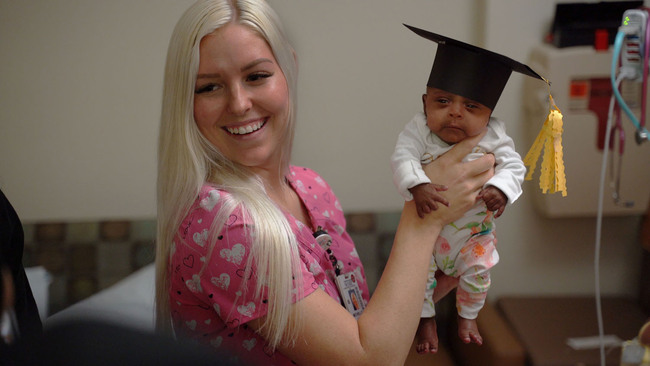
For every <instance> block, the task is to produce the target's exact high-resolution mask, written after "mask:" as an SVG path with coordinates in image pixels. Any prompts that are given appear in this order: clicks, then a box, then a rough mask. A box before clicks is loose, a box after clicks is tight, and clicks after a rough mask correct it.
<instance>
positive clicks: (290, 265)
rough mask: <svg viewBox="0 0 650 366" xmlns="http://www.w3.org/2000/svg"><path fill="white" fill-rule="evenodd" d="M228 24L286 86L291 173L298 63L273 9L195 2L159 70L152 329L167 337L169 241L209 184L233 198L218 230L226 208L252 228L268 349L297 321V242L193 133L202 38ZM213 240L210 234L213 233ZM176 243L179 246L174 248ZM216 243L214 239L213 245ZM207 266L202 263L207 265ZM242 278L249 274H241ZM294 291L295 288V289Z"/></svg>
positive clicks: (260, 196)
mask: <svg viewBox="0 0 650 366" xmlns="http://www.w3.org/2000/svg"><path fill="white" fill-rule="evenodd" d="M229 22H237V23H238V24H242V25H245V26H247V27H249V28H250V29H252V30H253V31H255V32H257V33H258V34H260V36H262V37H263V38H264V39H265V40H266V41H267V43H268V44H269V46H270V48H271V50H272V51H273V54H274V56H275V58H276V60H277V62H278V64H279V66H280V68H281V69H282V72H283V74H284V77H285V78H286V80H287V85H288V89H289V113H288V117H287V118H288V121H287V129H286V131H285V134H284V137H283V141H281V142H280V143H281V146H282V163H281V166H280V170H281V172H280V173H281V174H280V176H284V175H285V174H287V173H288V170H289V160H290V156H291V147H292V141H293V135H294V130H295V127H294V126H295V122H294V120H295V115H296V113H295V100H296V96H295V90H296V76H297V65H296V60H295V56H294V53H293V49H292V48H291V46H290V45H289V43H288V42H287V40H286V37H285V35H284V32H283V30H282V28H281V25H280V21H279V19H278V18H277V15H276V14H275V13H274V11H273V10H272V9H271V8H270V7H269V6H268V4H267V3H266V2H265V1H264V0H231V1H228V0H199V1H197V2H196V3H195V4H194V5H192V6H191V7H190V8H189V9H188V10H187V11H186V12H185V13H184V14H183V15H182V17H181V18H180V20H179V21H178V23H177V24H176V27H175V29H174V32H173V34H172V37H171V41H170V44H169V49H168V53H167V63H166V66H165V81H164V89H163V103H162V116H161V122H160V136H159V145H158V187H157V202H158V208H157V210H158V227H157V248H156V327H157V329H158V330H159V331H162V332H166V333H171V332H172V326H171V319H170V305H169V288H170V277H169V268H170V252H171V250H172V248H173V245H174V244H173V239H174V236H175V234H176V232H177V230H178V228H179V226H180V224H181V222H182V220H183V218H184V217H185V216H186V215H187V213H188V210H189V208H190V206H191V205H192V203H193V202H194V200H195V199H196V197H197V195H198V193H199V190H200V188H201V187H202V186H203V185H204V184H205V183H210V184H213V185H215V186H216V187H219V188H221V189H224V190H226V191H228V192H229V193H230V194H231V196H232V198H233V200H232V202H231V204H230V205H228V206H224V208H223V209H222V210H221V211H220V213H219V215H217V217H216V219H215V222H214V223H213V225H212V227H213V228H214V230H216V231H219V230H220V228H222V227H223V225H222V224H221V223H223V222H224V220H225V218H227V217H228V215H229V214H230V212H231V211H232V209H234V208H235V207H237V206H241V207H242V208H243V211H244V212H246V213H247V214H248V215H249V217H250V219H251V220H252V222H254V223H255V225H253V226H251V227H250V228H249V229H250V238H251V240H252V241H253V245H252V252H251V254H250V255H249V262H248V264H247V266H246V267H247V268H248V269H250V268H251V264H252V262H251V261H253V260H254V261H255V264H254V265H255V267H256V268H257V276H258V280H257V288H256V294H255V296H258V297H259V296H261V293H262V291H266V290H265V289H264V288H263V286H264V284H268V293H267V294H266V295H268V297H269V307H268V313H267V316H266V321H265V323H264V324H262V326H261V328H260V331H261V332H262V335H263V336H265V338H266V339H267V341H268V342H269V344H270V346H271V347H274V348H275V347H276V346H277V345H278V344H279V343H280V342H281V341H282V340H295V334H296V330H297V327H298V326H299V324H298V323H299V322H290V321H289V313H290V310H291V303H292V289H293V279H292V276H296V283H300V274H301V271H300V269H299V266H298V263H299V259H298V249H297V242H296V239H295V236H294V234H293V232H292V231H291V228H290V226H289V223H288V222H287V220H286V218H285V216H284V215H283V214H282V212H281V210H280V209H278V207H277V206H276V205H275V203H274V202H273V201H272V200H271V199H270V198H268V196H267V195H266V194H265V191H264V184H263V183H262V182H261V181H260V179H259V178H258V177H257V176H255V175H254V174H252V173H251V172H250V171H249V170H247V169H246V168H244V167H242V166H240V165H238V164H236V163H233V162H231V161H230V160H228V159H226V158H225V157H224V156H223V155H222V154H221V153H220V152H219V151H218V149H217V148H215V147H214V146H213V145H212V144H211V143H210V142H208V141H207V139H206V138H205V137H203V135H202V134H201V133H200V132H199V130H198V128H197V126H196V123H195V121H194V116H193V105H194V104H193V103H194V99H193V98H194V88H195V81H196V75H197V72H198V66H199V45H200V42H201V39H202V38H203V37H204V36H205V35H207V34H210V33H212V32H214V31H215V30H217V29H219V28H220V27H222V26H224V25H225V24H227V23H229ZM212 236H213V237H216V235H214V232H213V235H212ZM176 245H180V244H179V243H176ZM211 245H212V246H214V242H212V243H211ZM206 262H207V261H206ZM244 278H248V276H244ZM298 287H299V288H300V286H298Z"/></svg>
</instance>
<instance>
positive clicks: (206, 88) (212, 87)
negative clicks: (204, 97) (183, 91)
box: [194, 84, 220, 94]
mask: <svg viewBox="0 0 650 366" xmlns="http://www.w3.org/2000/svg"><path fill="white" fill-rule="evenodd" d="M219 88H220V87H219V85H217V84H206V85H201V86H199V87H197V88H196V90H195V91H194V93H196V94H204V93H210V92H213V91H215V90H218V89H219Z"/></svg>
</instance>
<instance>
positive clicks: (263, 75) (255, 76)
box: [246, 72, 273, 82]
mask: <svg viewBox="0 0 650 366" xmlns="http://www.w3.org/2000/svg"><path fill="white" fill-rule="evenodd" d="M271 76H273V74H272V73H269V72H256V73H253V74H251V75H249V76H248V77H247V78H246V80H247V81H250V82H256V81H262V80H264V79H267V78H270V77H271Z"/></svg>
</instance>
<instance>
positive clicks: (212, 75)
mask: <svg viewBox="0 0 650 366" xmlns="http://www.w3.org/2000/svg"><path fill="white" fill-rule="evenodd" d="M265 62H270V63H273V61H272V60H270V59H268V58H258V59H257V60H254V61H252V62H250V63H248V64H246V65H244V66H243V67H242V68H241V69H240V70H241V71H246V70H249V69H252V68H254V67H255V66H257V65H259V64H261V63H265ZM220 76H221V74H219V73H206V74H198V75H197V76H196V78H197V79H213V78H218V77H220Z"/></svg>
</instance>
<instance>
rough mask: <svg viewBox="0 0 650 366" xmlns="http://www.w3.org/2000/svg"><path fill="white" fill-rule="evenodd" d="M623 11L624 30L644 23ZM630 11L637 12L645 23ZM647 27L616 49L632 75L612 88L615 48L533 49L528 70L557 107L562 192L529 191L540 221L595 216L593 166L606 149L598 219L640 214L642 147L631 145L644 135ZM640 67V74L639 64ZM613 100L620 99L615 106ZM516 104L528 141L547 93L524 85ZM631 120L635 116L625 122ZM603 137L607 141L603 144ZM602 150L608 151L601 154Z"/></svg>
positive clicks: (648, 189) (647, 189)
mask: <svg viewBox="0 0 650 366" xmlns="http://www.w3.org/2000/svg"><path fill="white" fill-rule="evenodd" d="M628 12H630V11H626V13H625V14H626V15H625V16H624V19H626V18H625V17H627V19H628V24H629V25H628V26H629V27H632V28H634V27H635V24H638V23H642V24H645V23H644V22H646V23H647V13H646V12H645V10H637V9H635V10H634V13H628ZM636 12H642V13H644V14H645V15H646V18H642V17H643V15H641V16H638V14H637V13H636ZM644 19H645V20H644ZM639 28H641V27H639ZM648 29H649V27H647V26H645V27H643V28H642V31H641V30H639V31H638V32H636V33H635V34H631V35H630V36H629V37H627V41H628V42H627V43H625V48H624V49H623V47H621V48H622V50H621V52H623V56H624V57H625V61H624V62H621V63H620V65H621V68H625V69H626V70H628V71H625V75H632V74H634V76H635V77H634V78H629V79H622V80H620V82H618V83H617V84H618V86H616V87H613V85H612V78H611V71H612V65H613V63H612V58H613V56H614V53H615V49H616V47H611V48H610V49H605V50H595V49H594V47H592V46H577V47H567V48H556V47H554V46H552V45H548V44H540V45H538V46H536V47H534V48H533V51H532V53H531V56H530V61H529V63H528V64H529V65H530V66H531V68H533V69H534V70H537V71H538V72H539V73H540V74H541V75H544V76H545V77H546V78H547V79H548V80H550V81H552V83H553V84H552V86H553V98H554V99H555V102H556V103H557V105H558V106H561V107H562V114H563V117H564V126H563V127H564V131H563V136H562V142H563V143H562V145H563V147H564V164H565V167H566V176H567V177H566V179H567V192H568V193H569V194H568V195H567V196H566V197H563V196H561V195H548V194H542V193H541V192H539V190H538V189H534V190H533V189H530V194H532V195H533V196H534V197H535V205H536V207H537V208H538V209H539V211H540V212H541V213H542V214H543V215H545V216H547V217H551V218H559V217H593V216H596V215H597V213H598V202H597V199H596V198H597V197H598V196H599V185H598V180H599V176H600V171H601V160H602V158H603V154H605V153H608V152H610V151H611V157H610V158H609V159H608V175H607V176H608V184H607V186H606V187H605V190H606V192H605V197H608V199H606V200H605V201H604V202H603V208H602V212H603V214H604V215H607V216H620V215H638V214H642V213H643V212H644V211H645V209H646V205H647V203H648V201H649V200H650V184H649V183H650V143H648V142H646V143H643V142H640V143H638V142H637V141H643V140H644V133H645V134H647V129H646V127H645V120H646V118H647V117H648V112H650V111H648V110H647V109H646V108H645V105H646V104H647V102H648V96H647V94H646V82H647V65H648V63H647V62H646V61H645V60H644V58H645V57H647V56H645V50H648V49H649V48H648V47H645V43H647V42H648V39H650V37H646V36H645V35H646V34H645V33H646V32H648ZM635 35H639V38H638V39H637V38H635V37H634V36H635ZM642 49H643V50H642ZM635 56H636V58H635ZM644 62H645V65H646V67H645V68H644V67H642V66H641V65H642V64H643V63H644ZM617 68H618V63H617ZM632 71H634V73H633V72H632ZM614 89H616V90H614ZM615 94H619V95H620V100H618V98H617V97H616V95H615ZM613 95H614V96H613ZM612 98H615V100H617V101H618V102H617V103H615V106H614V108H613V109H612V113H611V115H612V116H613V117H614V122H613V123H612V126H611V127H609V128H608V127H607V126H608V121H609V115H610V108H609V107H610V104H611V103H610V101H611V100H612ZM620 101H624V102H625V103H626V105H625V106H623V105H622V104H621V103H620ZM524 103H525V114H526V119H527V123H526V126H529V127H530V129H529V131H528V132H529V138H530V141H531V142H532V141H533V139H534V138H535V134H537V132H538V126H539V123H540V121H539V116H540V115H544V112H546V111H548V105H549V98H548V90H547V88H546V87H545V86H544V85H540V83H534V82H531V81H530V80H524ZM619 112H620V113H619ZM618 116H620V120H619V119H618V118H617V117H618ZM631 116H635V117H636V116H639V117H636V118H635V119H633V118H631ZM610 135H613V136H614V139H610V138H609V136H610ZM646 139H647V138H646ZM605 141H610V142H609V143H606V142H605ZM605 147H608V148H611V149H613V150H605ZM533 191H534V192H533Z"/></svg>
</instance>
